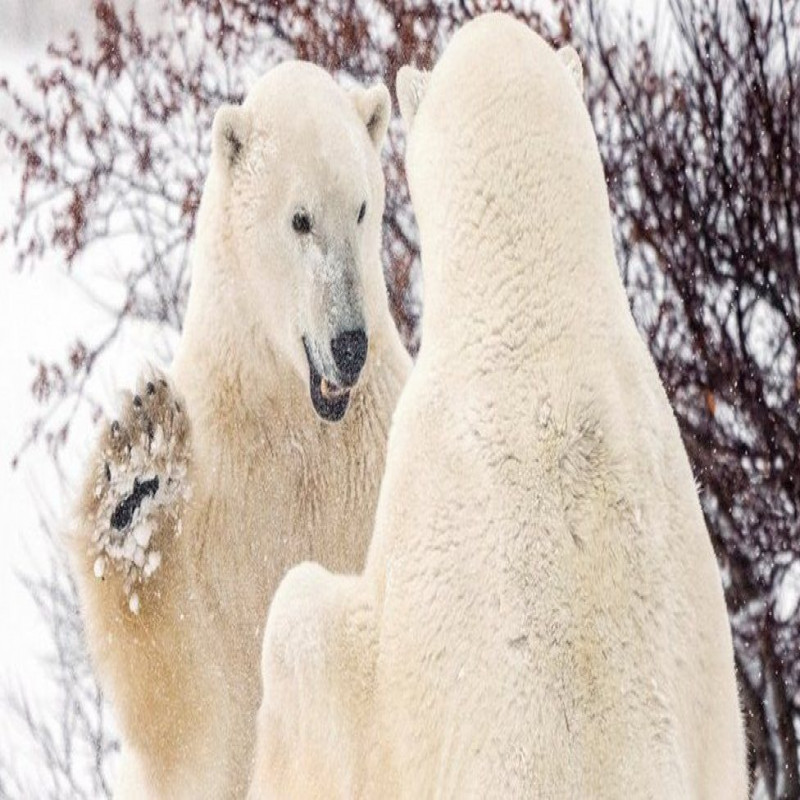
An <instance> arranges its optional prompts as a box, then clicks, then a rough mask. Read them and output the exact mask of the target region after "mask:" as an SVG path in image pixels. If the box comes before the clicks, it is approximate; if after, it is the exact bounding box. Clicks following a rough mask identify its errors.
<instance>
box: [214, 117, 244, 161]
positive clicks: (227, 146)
mask: <svg viewBox="0 0 800 800" xmlns="http://www.w3.org/2000/svg"><path fill="white" fill-rule="evenodd" d="M249 137H250V114H249V113H248V112H247V111H245V109H244V108H242V107H241V106H231V105H225V106H221V107H220V108H219V110H218V111H217V113H216V114H215V115H214V127H213V132H212V148H213V151H214V153H215V154H216V156H217V157H218V158H219V159H220V160H221V161H222V163H223V164H225V166H226V167H227V168H228V169H229V170H230V169H232V168H233V167H235V166H236V165H237V164H238V163H239V162H240V161H241V160H242V157H243V155H244V149H245V147H246V145H247V140H248V138H249Z"/></svg>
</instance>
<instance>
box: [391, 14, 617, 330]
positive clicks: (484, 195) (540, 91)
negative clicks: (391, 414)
mask: <svg viewBox="0 0 800 800" xmlns="http://www.w3.org/2000/svg"><path fill="white" fill-rule="evenodd" d="M396 89H397V98H398V103H399V106H400V112H401V115H402V117H403V119H404V122H405V124H406V128H407V131H408V135H407V148H406V158H405V165H406V175H407V178H408V182H409V188H410V192H411V199H412V203H413V206H414V214H415V216H416V218H417V222H418V224H419V228H420V236H421V242H422V256H423V257H422V261H423V265H424V270H425V315H424V316H423V327H424V328H429V325H430V321H431V319H433V318H434V317H435V316H436V314H438V308H437V309H436V314H431V313H430V312H431V311H432V310H434V305H435V303H434V305H432V304H431V303H432V302H433V301H436V300H437V298H438V295H439V288H440V281H439V274H438V272H439V269H440V267H441V265H443V264H445V263H446V264H447V265H448V268H449V269H450V270H451V274H450V275H449V278H448V280H447V281H446V284H447V288H448V302H445V303H443V304H442V316H447V317H448V318H449V319H452V311H453V306H452V302H450V301H452V299H453V295H454V294H455V293H459V294H460V295H464V296H466V293H467V288H466V287H467V286H469V287H470V291H469V293H470V294H471V297H472V300H473V301H475V302H477V303H478V304H479V305H482V304H483V302H484V300H485V293H486V292H489V291H493V290H494V289H496V288H497V287H498V286H499V285H500V284H501V283H502V281H501V279H500V278H499V277H498V275H497V270H498V269H501V268H502V269H505V268H506V267H507V268H508V270H509V274H510V273H511V272H514V271H525V272H527V274H526V275H525V276H523V280H524V281H527V282H530V280H531V279H533V278H534V277H535V275H534V270H532V269H527V267H528V266H531V265H530V264H528V260H529V259H528V257H529V256H531V255H532V254H536V255H535V257H534V258H533V261H539V262H541V261H543V260H544V258H543V253H544V252H545V251H546V250H547V248H548V247H549V244H548V245H547V246H546V247H542V245H541V242H543V241H544V242H548V243H549V242H550V241H551V240H552V239H553V234H554V233H558V232H562V231H564V230H566V228H568V227H569V226H574V225H576V224H577V220H578V219H581V218H582V217H581V215H580V214H579V213H576V212H577V211H578V210H579V208H580V206H581V205H582V204H583V203H585V202H593V203H594V204H595V205H596V206H597V208H598V209H599V211H600V212H601V213H599V215H596V218H597V219H598V220H600V222H601V223H602V225H604V226H605V227H607V202H606V199H605V198H606V195H605V184H604V181H603V177H602V169H601V165H600V161H599V157H598V156H597V146H596V142H595V137H594V132H593V130H592V127H591V122H590V120H589V116H588V112H587V110H586V106H585V103H584V102H583V98H582V91H583V71H582V67H581V62H580V58H579V57H578V54H577V52H576V51H575V50H574V49H573V48H572V47H570V46H565V47H562V48H561V49H558V50H554V49H553V48H552V47H551V46H550V45H549V44H547V43H546V42H545V41H544V40H543V39H542V38H541V37H539V36H538V35H536V34H535V33H534V32H533V31H532V30H531V29H530V28H529V27H527V26H525V25H524V24H522V23H520V22H518V21H516V20H514V19H513V18H512V17H510V16H507V15H504V14H486V15H484V16H481V17H478V18H477V19H475V20H473V21H471V22H469V23H467V24H466V25H465V26H464V27H463V28H461V29H460V30H459V31H458V32H457V33H456V34H455V36H454V37H453V39H452V40H451V42H450V43H449V44H448V46H447V48H446V50H445V52H444V54H443V55H442V57H441V59H440V60H439V61H438V62H437V64H436V66H435V68H434V69H433V71H432V72H430V73H428V72H421V71H419V70H417V69H414V68H413V67H409V66H406V67H402V68H401V69H400V71H399V73H398V76H397V85H396ZM587 165H588V167H587ZM587 175H590V176H591V181H592V186H591V189H589V185H588V183H587V180H588V178H587ZM456 230H457V231H458V232H459V233H458V235H455V234H454V231H456ZM565 238H568V237H565ZM512 252H517V257H513V258H512V257H511V256H510V254H511V253H512ZM489 263H490V264H492V268H493V274H486V270H484V269H483V265H485V264H489ZM500 265H505V266H502V267H501V266H500ZM537 269H538V268H537ZM538 271H539V273H540V275H541V274H542V271H541V270H538ZM528 288H530V287H528ZM473 310H474V309H473ZM450 327H452V325H451V326H450ZM422 338H423V341H424V340H425V333H424V332H423V337H422Z"/></svg>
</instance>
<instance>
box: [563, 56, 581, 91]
mask: <svg viewBox="0 0 800 800" xmlns="http://www.w3.org/2000/svg"><path fill="white" fill-rule="evenodd" d="M558 57H559V58H560V59H561V63H562V64H563V65H564V66H565V67H566V68H567V71H568V72H569V74H570V76H571V77H572V80H573V81H575V85H576V86H577V87H578V91H579V92H580V93H581V94H583V64H582V63H581V57H580V56H579V55H578V51H577V50H576V49H575V48H574V47H572V45H569V44H565V45H564V46H563V47H562V48H560V49H559V50H558Z"/></svg>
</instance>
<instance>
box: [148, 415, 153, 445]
mask: <svg viewBox="0 0 800 800" xmlns="http://www.w3.org/2000/svg"><path fill="white" fill-rule="evenodd" d="M153 433H154V431H153V421H152V420H147V438H148V439H149V440H150V441H151V442H152V441H153Z"/></svg>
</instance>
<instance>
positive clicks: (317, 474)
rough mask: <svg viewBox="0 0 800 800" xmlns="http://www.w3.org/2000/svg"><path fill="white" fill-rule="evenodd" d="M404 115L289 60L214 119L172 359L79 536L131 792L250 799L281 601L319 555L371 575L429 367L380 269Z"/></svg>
mask: <svg viewBox="0 0 800 800" xmlns="http://www.w3.org/2000/svg"><path fill="white" fill-rule="evenodd" d="M390 110H391V104H390V99H389V94H388V91H387V90H386V88H385V87H384V86H381V85H379V86H374V87H371V88H369V89H363V88H358V89H354V90H352V91H350V92H347V91H345V90H344V89H342V88H341V87H339V86H338V85H337V84H336V83H335V82H334V81H333V79H332V78H331V77H330V76H329V75H328V74H327V73H325V72H324V71H323V70H321V69H319V68H317V67H315V66H312V65H311V64H307V63H302V62H288V63H285V64H282V65H281V66H279V67H276V68H275V69H273V70H272V71H270V72H269V73H268V74H267V75H266V76H265V77H263V78H262V79H261V80H260V81H258V82H257V83H256V84H255V86H254V87H253V88H252V90H251V91H250V93H249V94H248V96H247V98H246V100H245V102H244V103H243V104H242V105H241V106H226V107H223V108H222V109H220V110H219V111H218V113H217V115H216V118H215V122H214V129H213V137H212V138H213V144H212V159H211V167H210V172H209V175H208V178H207V181H206V185H205V189H204V192H203V199H202V203H201V206H200V209H199V213H198V218H197V228H196V239H195V242H194V250H193V256H192V273H193V274H192V286H191V291H190V296H189V304H188V310H187V314H186V319H185V323H184V329H183V334H182V339H181V342H180V346H179V350H178V353H177V355H176V359H175V362H174V365H173V368H172V370H171V373H170V375H169V376H162V375H158V374H154V375H150V376H145V377H143V378H142V380H141V383H140V386H139V387H138V390H137V393H136V394H135V395H131V396H128V398H127V399H126V400H125V402H124V404H123V408H122V409H121V412H120V415H119V417H118V419H117V420H115V421H114V422H112V423H111V424H110V425H108V426H107V428H106V430H105V431H104V432H103V435H102V436H101V441H100V444H99V447H98V449H97V451H96V454H95V456H94V457H93V460H92V462H91V464H90V469H89V475H88V477H87V480H86V483H85V486H84V491H83V495H82V497H81V501H80V505H79V508H78V514H77V525H76V531H75V534H74V536H73V537H72V538H71V541H70V547H71V550H72V555H73V562H74V567H75V574H76V577H77V582H78V585H79V589H80V594H81V603H82V611H83V614H84V618H85V621H86V629H87V637H88V642H89V646H90V650H91V653H92V656H93V660H94V663H95V666H96V668H97V671H98V674H99V677H100V680H101V683H102V685H103V687H104V688H105V689H106V691H107V692H108V694H109V695H110V697H111V700H112V703H113V707H114V711H115V714H116V716H117V719H118V721H119V725H120V728H121V733H122V738H123V758H122V762H123V766H122V769H121V776H120V779H119V781H118V784H119V785H118V788H117V796H127V797H135V798H142V797H164V798H166V797H169V798H183V797H185V798H192V799H193V800H194V799H195V798H205V797H207V798H214V799H215V800H217V799H218V798H233V797H242V796H243V794H244V793H245V792H246V789H247V786H248V783H249V777H250V771H251V768H252V758H253V748H254V742H255V714H256V711H257V708H258V703H259V698H260V696H261V685H260V675H259V668H258V665H259V654H260V651H261V641H262V633H263V626H264V621H265V614H266V609H267V608H268V606H269V602H270V599H271V597H272V593H273V592H274V590H275V588H276V587H277V585H278V582H279V580H280V578H281V577H282V576H283V575H284V573H285V572H286V570H287V569H288V568H289V567H290V566H292V565H293V564H296V563H298V562H300V561H302V560H304V559H308V558H315V559H318V560H319V561H320V562H321V563H323V564H325V565H326V566H327V567H328V568H330V569H334V570H341V571H347V570H357V569H360V568H361V567H362V566H363V562H364V556H365V554H366V550H367V546H368V543H369V537H370V534H371V530H372V524H373V518H374V511H375V505H376V501H377V495H378V486H379V483H380V479H381V476H382V473H383V464H384V456H385V449H386V438H387V436H388V428H389V422H390V419H391V415H392V412H393V410H394V406H395V403H396V400H397V397H398V395H399V392H400V389H401V387H402V385H403V383H404V381H405V377H406V375H407V372H408V369H409V366H410V362H409V358H408V355H407V354H406V352H405V350H404V348H403V346H402V343H401V341H400V338H399V335H398V333H397V330H396V328H395V326H394V323H393V321H392V318H391V316H390V312H389V307H388V302H387V296H386V287H385V284H384V279H383V273H382V269H381V260H380V246H381V227H382V216H383V203H384V179H383V173H382V170H381V164H380V149H381V145H382V143H383V139H384V136H385V133H386V128H387V125H388V121H389V116H390Z"/></svg>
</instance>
